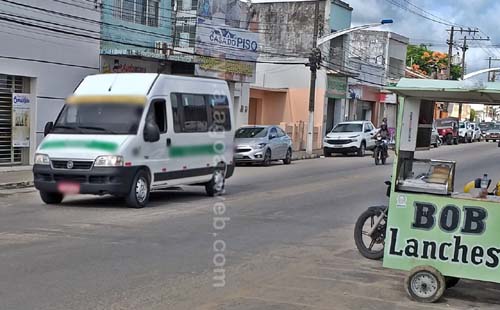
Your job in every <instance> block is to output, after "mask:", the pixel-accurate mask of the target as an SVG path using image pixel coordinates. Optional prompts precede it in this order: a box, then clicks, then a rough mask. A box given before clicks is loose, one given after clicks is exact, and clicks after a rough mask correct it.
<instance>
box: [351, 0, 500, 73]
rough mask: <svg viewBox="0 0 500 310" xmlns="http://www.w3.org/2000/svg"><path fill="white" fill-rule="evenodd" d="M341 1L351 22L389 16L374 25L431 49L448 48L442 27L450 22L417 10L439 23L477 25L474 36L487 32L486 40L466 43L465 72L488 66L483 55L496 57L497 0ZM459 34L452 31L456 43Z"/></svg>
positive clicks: (499, 9)
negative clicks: (349, 12)
mask: <svg viewBox="0 0 500 310" xmlns="http://www.w3.org/2000/svg"><path fill="white" fill-rule="evenodd" d="M344 2H347V3H349V5H350V6H351V7H352V8H353V12H352V25H353V26H355V25H361V24H367V23H372V22H377V21H379V20H381V19H384V18H390V19H393V20H394V24H392V25H386V26H382V27H378V28H379V29H380V30H390V31H393V32H396V33H398V34H401V35H404V36H406V37H408V38H410V43H413V44H420V43H431V45H430V46H429V48H430V49H432V50H439V51H443V52H448V46H447V45H446V40H447V38H448V37H449V33H448V32H447V31H446V29H448V28H450V26H449V25H444V24H442V23H438V22H435V21H431V20H429V19H426V18H423V17H420V16H418V15H417V14H421V15H425V16H427V17H429V18H431V19H435V20H438V21H440V22H443V23H449V24H454V25H460V26H464V27H471V28H479V29H480V30H481V33H479V34H477V35H476V38H479V37H483V38H486V37H488V36H489V37H490V41H489V42H488V41H476V42H471V43H470V44H469V47H470V49H469V50H468V51H467V53H466V58H465V59H466V62H467V64H466V68H467V69H466V73H470V72H473V71H477V70H480V69H484V68H488V61H487V60H486V59H487V58H488V57H490V56H491V57H493V58H500V31H499V27H500V16H499V14H498V12H500V1H499V0H344ZM409 10H412V11H414V12H416V13H417V14H415V13H412V12H410V11H409ZM422 10H424V11H425V12H423V11H422ZM429 13H430V14H429ZM431 14H432V15H434V16H432V15H431ZM463 36H464V34H462V35H460V34H459V33H455V37H456V43H457V45H460V46H461V45H462V41H458V39H459V38H458V37H462V38H463ZM492 45H496V46H498V47H496V48H495V47H493V46H492ZM479 46H482V48H481V47H479ZM457 52H458V49H455V50H454V54H456V53H457ZM495 65H496V67H500V61H497V62H493V66H495Z"/></svg>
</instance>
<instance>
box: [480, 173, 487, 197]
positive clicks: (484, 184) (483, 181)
mask: <svg viewBox="0 0 500 310" xmlns="http://www.w3.org/2000/svg"><path fill="white" fill-rule="evenodd" d="M481 197H483V198H486V197H488V174H486V173H485V174H484V175H483V178H482V179H481Z"/></svg>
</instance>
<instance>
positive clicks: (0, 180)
mask: <svg viewBox="0 0 500 310" xmlns="http://www.w3.org/2000/svg"><path fill="white" fill-rule="evenodd" d="M13 169H14V168H13ZM31 169H32V167H31V166H26V167H22V169H15V170H4V171H2V170H0V189H15V188H21V187H30V186H33V172H32V171H31Z"/></svg>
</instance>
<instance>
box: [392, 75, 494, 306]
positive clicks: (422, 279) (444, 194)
mask: <svg viewBox="0 0 500 310" xmlns="http://www.w3.org/2000/svg"><path fill="white" fill-rule="evenodd" d="M390 90H391V91H393V92H395V93H397V94H398V96H399V118H398V119H399V121H398V130H397V140H396V158H395V160H394V166H393V176H392V186H391V196H390V197H391V198H390V205H389V214H388V219H387V234H386V242H385V253H384V263H383V264H384V267H386V268H391V269H399V270H406V271H408V274H407V277H406V279H405V289H406V291H407V293H408V294H409V296H410V297H411V298H412V299H414V300H417V301H421V302H434V301H436V300H438V299H439V298H440V297H441V296H442V294H443V293H444V291H445V289H446V288H447V287H451V286H453V285H455V284H456V283H457V282H458V280H459V279H461V278H464V279H472V280H480V281H489V282H497V283H500V197H498V196H493V195H489V196H488V197H487V198H475V196H473V195H472V194H470V193H459V192H458V191H456V190H459V189H455V169H459V167H457V166H456V163H455V162H453V161H449V160H437V159H436V160H430V159H424V160H422V159H419V158H418V152H417V153H416V151H417V150H419V149H425V148H427V147H429V145H430V135H431V130H432V121H433V115H434V113H433V112H434V106H435V102H453V103H461V102H462V103H484V104H489V105H500V83H480V82H469V81H448V80H417V79H402V80H401V81H400V82H399V83H398V84H397V85H396V86H394V87H391V88H390ZM484 172H486V173H487V171H478V174H480V175H479V176H482V174H483V173H484ZM475 177H477V176H471V179H473V178H475ZM494 177H496V178H497V180H493V181H494V182H493V183H494V184H496V182H497V181H498V180H500V176H494Z"/></svg>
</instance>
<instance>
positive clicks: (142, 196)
mask: <svg viewBox="0 0 500 310" xmlns="http://www.w3.org/2000/svg"><path fill="white" fill-rule="evenodd" d="M149 192H150V189H149V175H148V174H147V173H146V171H144V170H139V171H138V172H137V174H136V175H135V177H134V181H133V182H132V188H131V189H130V193H129V194H128V195H127V197H126V202H127V205H128V206H129V207H132V208H137V209H139V208H144V207H145V206H146V204H147V203H148V200H149Z"/></svg>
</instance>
